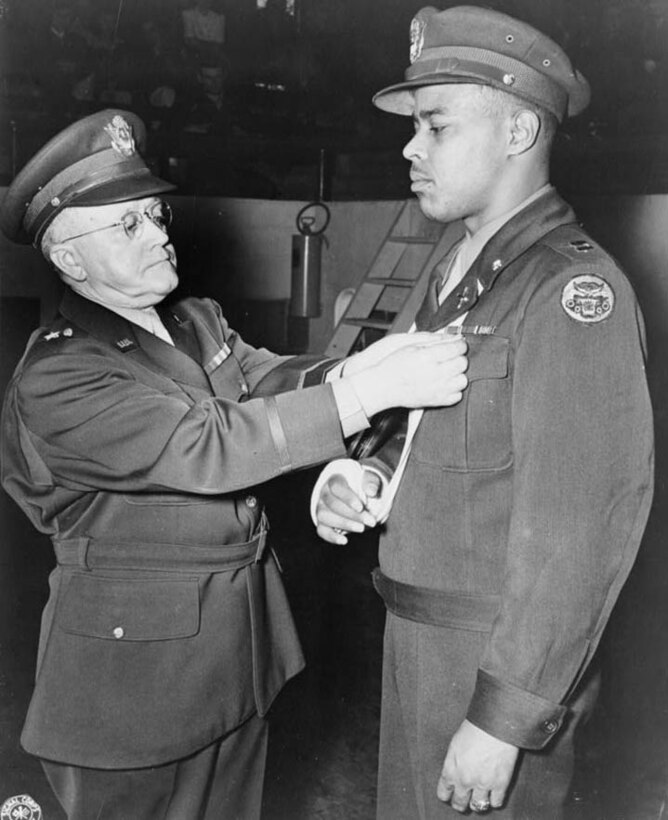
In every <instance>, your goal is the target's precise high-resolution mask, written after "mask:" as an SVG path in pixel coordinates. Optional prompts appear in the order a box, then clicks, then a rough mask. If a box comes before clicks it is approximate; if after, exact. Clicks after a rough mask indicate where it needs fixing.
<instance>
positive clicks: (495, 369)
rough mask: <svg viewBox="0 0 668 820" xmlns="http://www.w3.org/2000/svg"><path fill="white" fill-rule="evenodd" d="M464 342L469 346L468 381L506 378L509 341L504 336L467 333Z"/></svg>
mask: <svg viewBox="0 0 668 820" xmlns="http://www.w3.org/2000/svg"><path fill="white" fill-rule="evenodd" d="M466 342H467V344H468V346H469V351H468V355H469V367H468V370H467V371H466V375H467V376H468V380H469V381H470V382H472V381H477V380H478V379H505V378H506V376H507V375H508V350H509V347H510V342H509V340H508V339H507V338H506V337H505V336H491V335H489V336H482V335H481V336H477V335H473V334H467V335H466Z"/></svg>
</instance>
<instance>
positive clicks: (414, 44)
mask: <svg viewBox="0 0 668 820" xmlns="http://www.w3.org/2000/svg"><path fill="white" fill-rule="evenodd" d="M424 29H425V22H424V20H420V18H419V17H414V18H413V19H412V20H411V51H410V59H411V64H412V63H414V62H415V61H416V60H417V59H418V58H419V56H420V54H422V47H423V46H424Z"/></svg>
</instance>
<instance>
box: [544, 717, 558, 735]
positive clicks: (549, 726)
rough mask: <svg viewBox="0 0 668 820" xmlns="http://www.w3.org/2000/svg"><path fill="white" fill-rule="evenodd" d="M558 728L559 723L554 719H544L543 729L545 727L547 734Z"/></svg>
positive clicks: (551, 733)
mask: <svg viewBox="0 0 668 820" xmlns="http://www.w3.org/2000/svg"><path fill="white" fill-rule="evenodd" d="M558 728H559V724H558V723H557V721H556V720H546V721H545V723H543V729H545V731H546V732H547V733H548V735H553V734H554V733H555V732H556V731H557V729H558Z"/></svg>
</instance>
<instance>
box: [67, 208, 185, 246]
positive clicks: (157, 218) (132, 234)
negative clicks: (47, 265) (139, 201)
mask: <svg viewBox="0 0 668 820" xmlns="http://www.w3.org/2000/svg"><path fill="white" fill-rule="evenodd" d="M145 217H148V219H150V220H151V222H152V223H153V224H154V225H156V226H157V227H158V228H160V230H161V231H164V232H165V233H167V228H169V226H170V225H171V223H172V209H171V208H170V207H169V205H168V204H167V203H166V202H163V200H162V199H159V200H158V201H157V202H154V203H153V204H151V205H149V206H148V208H146V209H145V210H144V211H128V212H127V213H126V214H123V216H122V217H121V219H119V220H118V222H113V223H112V224H111V225H103V226H102V227H101V228H93V230H92V231H84V232H83V233H78V234H75V235H74V236H67V237H65V239H61V240H60V241H61V242H68V241H69V240H70V239H80V238H81V237H82V236H88V235H89V234H91V233H97V232H98V231H108V230H109V229H110V228H118V227H119V226H120V227H122V228H123V230H124V231H125V235H126V236H127V237H128V239H139V237H140V236H141V235H142V232H143V230H144V218H145Z"/></svg>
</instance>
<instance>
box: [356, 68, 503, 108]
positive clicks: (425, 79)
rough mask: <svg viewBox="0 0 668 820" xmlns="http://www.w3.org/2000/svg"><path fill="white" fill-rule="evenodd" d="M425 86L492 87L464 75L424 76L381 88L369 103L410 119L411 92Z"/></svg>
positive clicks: (488, 83) (482, 81) (477, 78)
mask: <svg viewBox="0 0 668 820" xmlns="http://www.w3.org/2000/svg"><path fill="white" fill-rule="evenodd" d="M425 85H492V83H490V82H488V81H487V82H486V81H485V80H482V79H480V78H479V77H475V76H467V75H465V74H424V75H422V76H421V77H416V78H415V79H414V80H406V82H403V83H397V84H396V85H388V86H387V88H383V89H381V90H380V91H378V92H377V93H376V94H374V96H373V97H372V99H371V102H372V103H373V104H374V105H375V106H376V108H380V110H381V111H388V112H389V113H390V114H401V115H402V116H404V117H410V116H411V115H412V114H413V95H412V93H411V92H412V91H413V89H415V88H421V87H422V86H425Z"/></svg>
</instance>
